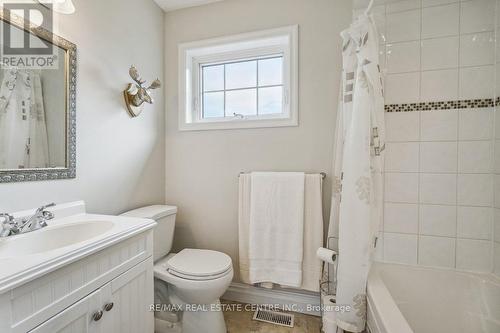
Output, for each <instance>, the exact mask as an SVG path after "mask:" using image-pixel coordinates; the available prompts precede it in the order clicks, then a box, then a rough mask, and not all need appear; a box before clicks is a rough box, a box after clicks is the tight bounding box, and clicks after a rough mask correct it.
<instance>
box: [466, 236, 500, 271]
mask: <svg viewBox="0 0 500 333" xmlns="http://www.w3.org/2000/svg"><path fill="white" fill-rule="evenodd" d="M491 255H492V243H491V242H490V241H483V240H471V239H458V240H457V268H458V269H462V270H468V271H476V272H489V271H491V259H492V258H491Z"/></svg>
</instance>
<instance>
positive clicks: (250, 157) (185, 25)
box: [165, 0, 352, 271]
mask: <svg viewBox="0 0 500 333" xmlns="http://www.w3.org/2000/svg"><path fill="white" fill-rule="evenodd" d="M351 10H352V8H351V1H346V0H252V1H248V0H229V1H224V2H219V3H215V4H211V5H207V6H202V7H195V8H190V9H185V10H179V11H175V12H171V13H167V14H166V16H165V41H166V45H165V48H166V54H165V57H166V62H165V65H166V77H165V79H166V91H167V95H166V107H167V131H166V154H167V155H166V161H167V163H166V165H167V167H166V169H167V170H166V175H167V177H166V199H167V203H169V204H173V205H177V206H178V207H179V214H178V218H177V227H176V234H175V241H174V249H176V250H178V249H181V248H184V247H197V248H208V249H214V250H220V251H224V252H226V253H228V254H229V255H231V257H232V258H233V262H234V263H235V266H236V271H237V270H238V269H237V262H238V261H237V259H238V221H237V216H238V215H237V214H238V174H239V173H240V172H241V171H252V170H265V171H306V172H321V171H325V172H328V173H330V171H331V164H332V149H333V134H334V133H333V132H334V123H335V114H336V105H337V95H338V94H337V92H338V84H339V78H340V66H341V58H340V57H341V49H340V48H341V45H340V44H341V42H340V37H339V33H340V31H341V30H342V29H344V28H345V27H347V25H348V24H349V23H350V18H351ZM292 24H299V29H300V32H299V66H300V71H299V86H300V87H299V90H300V93H299V118H300V119H299V121H300V126H299V127H287V128H267V129H245V130H219V131H199V132H180V131H179V130H178V127H177V120H178V114H177V112H178V109H177V105H178V102H177V93H178V91H177V79H178V73H177V60H178V59H177V45H178V44H179V43H181V42H188V41H195V40H199V39H204V38H211V37H219V36H224V35H228V34H237V33H242V32H250V31H255V30H261V29H269V28H275V27H280V26H286V25H292ZM329 189H330V182H329V181H328V182H327V184H326V186H325V193H324V203H325V212H328V211H329V199H328V198H329V196H330V190H329ZM325 216H327V215H325Z"/></svg>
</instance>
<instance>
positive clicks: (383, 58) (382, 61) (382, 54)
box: [378, 44, 387, 81]
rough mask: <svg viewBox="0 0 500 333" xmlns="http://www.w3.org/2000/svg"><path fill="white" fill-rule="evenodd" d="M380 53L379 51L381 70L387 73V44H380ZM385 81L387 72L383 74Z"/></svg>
mask: <svg viewBox="0 0 500 333" xmlns="http://www.w3.org/2000/svg"><path fill="white" fill-rule="evenodd" d="M378 53H379V57H378V58H379V59H378V65H379V66H380V71H381V72H382V73H387V58H386V52H385V44H383V45H379V51H378ZM383 81H385V74H383Z"/></svg>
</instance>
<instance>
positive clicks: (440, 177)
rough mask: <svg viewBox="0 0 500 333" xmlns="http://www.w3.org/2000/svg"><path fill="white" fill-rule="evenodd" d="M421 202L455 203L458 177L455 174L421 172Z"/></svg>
mask: <svg viewBox="0 0 500 333" xmlns="http://www.w3.org/2000/svg"><path fill="white" fill-rule="evenodd" d="M420 202H421V203H427V204H436V205H455V204H456V202H457V177H456V175H454V174H426V173H423V174H420Z"/></svg>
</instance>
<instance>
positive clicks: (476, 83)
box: [460, 66, 495, 99]
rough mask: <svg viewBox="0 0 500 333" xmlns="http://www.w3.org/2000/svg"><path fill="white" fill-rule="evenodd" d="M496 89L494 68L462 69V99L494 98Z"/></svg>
mask: <svg viewBox="0 0 500 333" xmlns="http://www.w3.org/2000/svg"><path fill="white" fill-rule="evenodd" d="M494 87H495V71H494V66H480V67H466V68H460V98H462V99H476V98H493V96H494V93H495V88H494Z"/></svg>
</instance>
